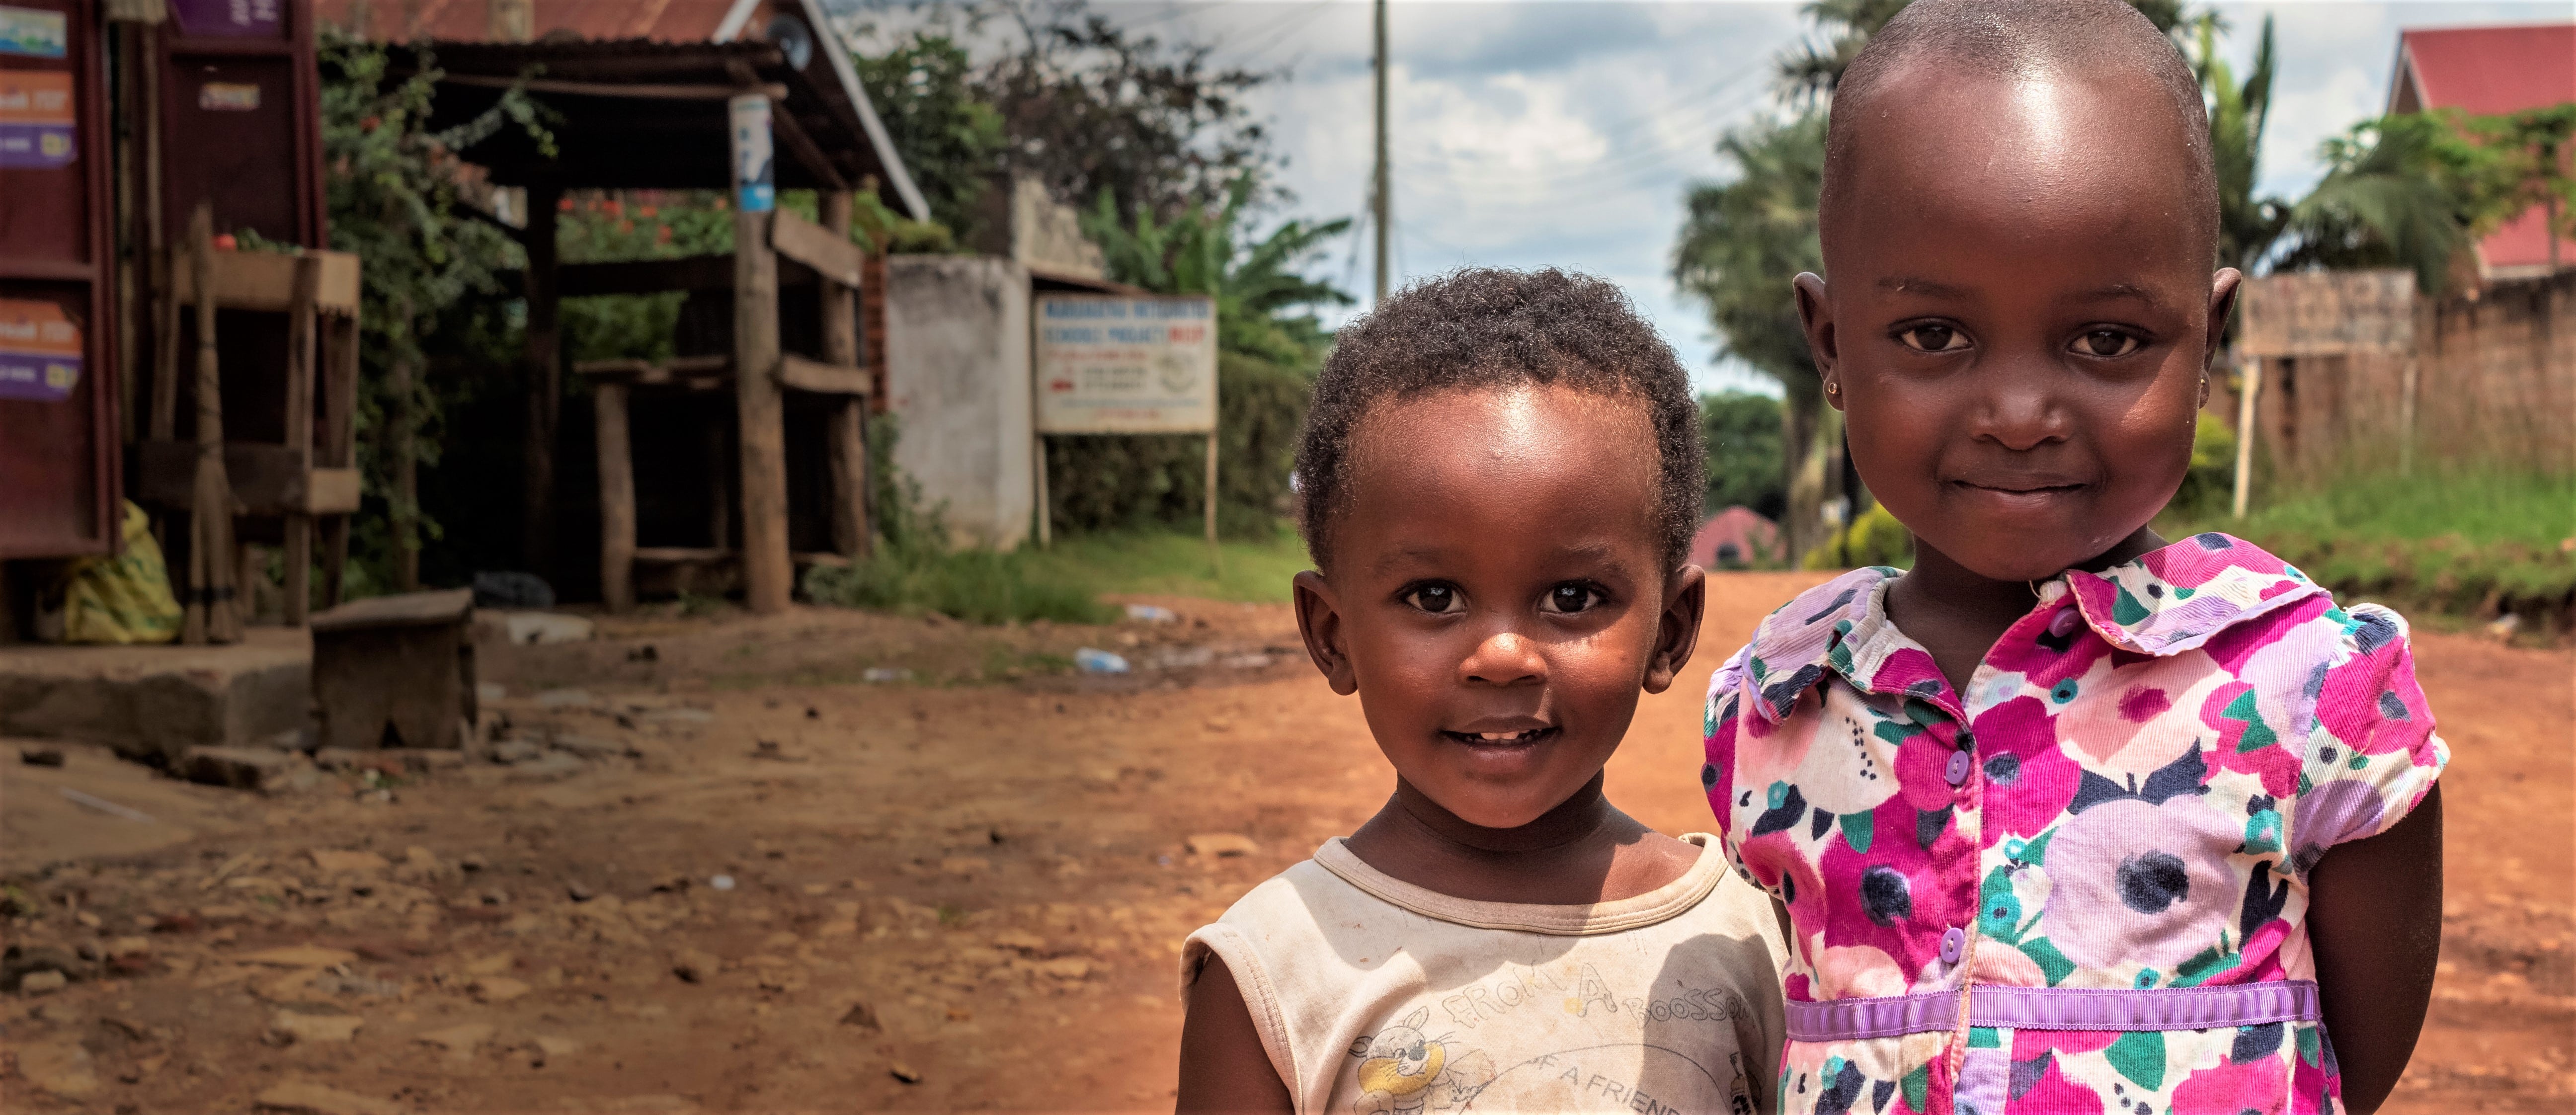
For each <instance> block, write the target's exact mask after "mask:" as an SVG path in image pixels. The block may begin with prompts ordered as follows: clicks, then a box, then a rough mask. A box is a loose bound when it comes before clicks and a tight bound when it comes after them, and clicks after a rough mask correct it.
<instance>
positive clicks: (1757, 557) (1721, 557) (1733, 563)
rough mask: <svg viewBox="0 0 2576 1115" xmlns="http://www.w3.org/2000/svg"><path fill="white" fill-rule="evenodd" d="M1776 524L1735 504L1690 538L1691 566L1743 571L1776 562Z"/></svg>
mask: <svg viewBox="0 0 2576 1115" xmlns="http://www.w3.org/2000/svg"><path fill="white" fill-rule="evenodd" d="M1781 558H1782V555H1781V553H1780V527H1779V524H1776V523H1774V522H1772V521H1771V520H1769V519H1765V518H1763V517H1762V515H1761V514H1760V513H1759V512H1756V511H1754V510H1753V509H1752V508H1749V507H1744V506H1742V505H1737V506H1734V507H1729V508H1727V509H1726V510H1724V511H1720V512H1718V513H1717V514H1715V515H1711V516H1709V518H1708V521H1707V522H1705V523H1701V524H1700V527H1699V533H1697V534H1694V535H1692V536H1691V547H1690V560H1691V564H1693V565H1697V566H1699V567H1700V568H1702V569H1743V568H1746V567H1748V566H1754V565H1777V564H1779V563H1780V561H1781Z"/></svg>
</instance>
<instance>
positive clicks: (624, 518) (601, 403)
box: [590, 383, 635, 612]
mask: <svg viewBox="0 0 2576 1115" xmlns="http://www.w3.org/2000/svg"><path fill="white" fill-rule="evenodd" d="M590 401H591V417H592V422H593V424H594V425H595V427H596V428H597V430H598V432H599V437H598V441H599V595H600V599H602V600H604V601H606V602H607V604H608V609H609V610H610V611H612V612H622V611H625V610H626V609H628V608H632V607H634V606H635V451H634V447H633V445H632V444H631V443H630V442H629V440H628V437H627V433H626V385H625V384H622V383H599V384H594V385H593V386H592V388H591V393H590Z"/></svg>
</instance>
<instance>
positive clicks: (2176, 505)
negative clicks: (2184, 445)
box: [2165, 410, 2236, 516]
mask: <svg viewBox="0 0 2576 1115" xmlns="http://www.w3.org/2000/svg"><path fill="white" fill-rule="evenodd" d="M2235 497H2236V429H2235V428H2234V427H2232V426H2229V425H2228V424H2227V423H2226V422H2225V421H2224V420H2222V419H2220V418H2219V417H2218V416H2217V415H2214V414H2211V413H2209V412H2208V411H2205V410H2204V411H2201V412H2200V418H2199V420H2198V421H2197V422H2196V423H2195V424H2194V425H2193V426H2192V431H2191V471H2189V472H2186V473H2184V474H2183V478H2182V487H2181V488H2179V489H2177V490H2176V491H2175V492H2174V497H2173V499H2172V501H2171V502H2169V503H2167V504H2166V505H2165V508H2166V513H2167V514H2183V515H2191V516H2203V515H2222V514H2225V513H2226V512H2227V510H2228V508H2229V505H2230V504H2231V503H2232V502H2233V501H2234V500H2235Z"/></svg>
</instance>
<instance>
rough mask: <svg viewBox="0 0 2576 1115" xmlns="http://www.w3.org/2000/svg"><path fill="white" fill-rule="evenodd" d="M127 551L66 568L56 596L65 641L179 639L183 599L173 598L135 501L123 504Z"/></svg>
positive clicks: (158, 547) (149, 530)
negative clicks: (180, 600)
mask: <svg viewBox="0 0 2576 1115" xmlns="http://www.w3.org/2000/svg"><path fill="white" fill-rule="evenodd" d="M124 530H125V552H124V553H121V554H117V555H115V556H112V557H94V558H81V559H79V560H77V561H74V562H71V563H70V564H69V565H66V566H65V567H64V568H63V573H62V579H61V580H60V581H58V582H57V588H56V592H57V593H58V594H59V596H60V599H61V600H62V616H63V636H62V638H63V641H64V642H66V643H166V642H169V641H170V640H172V639H175V638H178V637H179V618H180V616H179V600H178V598H177V597H175V596H172V595H171V594H170V570H169V567H168V566H166V565H164V564H163V563H162V561H161V544H160V543H159V542H156V541H154V540H153V538H152V521H151V519H150V517H148V516H146V515H145V514H144V513H143V509H142V508H140V507H136V506H135V505H134V503H133V501H131V500H128V501H126V503H125V526H124Z"/></svg>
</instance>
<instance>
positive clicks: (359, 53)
mask: <svg viewBox="0 0 2576 1115" xmlns="http://www.w3.org/2000/svg"><path fill="white" fill-rule="evenodd" d="M318 50H319V63H320V68H321V72H322V75H323V81H322V83H321V100H320V105H319V108H320V113H319V115H320V118H321V130H322V162H323V166H324V169H325V173H324V174H323V191H324V193H323V197H324V205H325V210H326V212H327V213H328V215H329V218H330V219H329V224H330V230H331V247H333V248H335V249H338V250H340V251H345V252H352V253H355V254H357V255H358V256H359V257H361V258H362V259H363V260H364V261H365V267H366V283H365V284H364V287H363V289H362V291H361V299H362V304H361V307H360V314H359V331H360V342H359V362H360V374H359V390H358V398H357V400H356V402H357V407H356V418H357V426H358V436H359V439H360V442H361V444H362V446H364V447H365V448H364V451H362V453H361V454H360V467H361V480H362V484H363V487H364V492H365V496H366V504H365V506H364V507H363V509H362V511H361V513H360V515H359V516H358V521H357V524H356V528H355V529H354V530H353V532H352V533H353V536H354V539H353V541H354V546H353V553H352V562H351V564H352V567H353V569H354V570H355V576H356V578H357V579H358V580H359V581H360V582H362V583H367V584H381V583H385V582H386V581H388V580H389V579H390V578H389V576H388V575H387V574H386V572H385V570H386V564H385V563H386V560H387V557H388V555H389V554H390V552H391V550H392V548H393V544H394V542H395V539H394V538H393V537H392V527H391V526H390V525H389V524H390V523H391V522H392V521H393V516H392V515H391V512H392V511H394V510H396V509H394V508H392V507H391V506H390V504H389V502H388V501H390V500H393V499H395V498H398V496H397V493H396V492H395V491H394V485H393V482H392V477H393V472H394V467H395V462H394V461H393V460H392V458H391V456H390V452H391V449H390V447H389V446H387V445H386V444H384V443H383V441H382V440H381V439H382V434H383V430H384V428H385V425H386V422H387V420H388V415H389V413H390V412H392V411H393V410H394V409H395V408H396V407H397V406H400V405H403V404H404V403H405V402H406V400H400V399H397V398H395V397H394V396H393V395H392V394H391V391H392V388H391V386H390V384H389V382H388V371H389V370H390V369H391V368H392V367H393V366H394V365H396V364H397V363H399V364H403V365H406V366H408V367H409V368H410V369H411V373H412V374H411V377H410V378H411V384H412V386H411V389H410V397H409V399H408V400H407V402H408V405H409V406H410V408H411V410H412V412H413V413H414V414H416V415H418V416H419V426H418V428H417V429H416V430H415V431H414V437H413V439H412V453H413V457H414V459H415V460H416V461H417V462H418V463H419V464H420V465H422V466H428V467H434V466H435V465H437V463H438V461H439V448H440V446H441V444H442V442H443V441H444V440H445V434H446V429H445V426H444V417H445V416H446V415H447V414H448V413H450V412H451V411H453V410H455V409H456V408H459V407H461V406H463V405H464V404H466V403H467V402H468V401H470V399H471V398H472V392H473V388H472V385H471V384H470V383H468V382H463V381H461V380H460V379H457V378H448V377H440V376H434V375H430V374H428V372H429V368H430V366H431V365H432V364H434V363H443V362H448V361H468V362H473V361H483V362H498V361H499V359H501V354H503V353H506V352H507V351H509V350H510V349H511V348H513V347H515V345H514V344H513V341H514V340H515V338H514V333H515V329H516V325H515V324H514V323H512V322H511V321H509V320H508V319H507V317H506V316H505V312H504V307H503V306H502V305H501V303H500V295H501V294H502V292H503V288H502V286H501V283H500V282H499V280H498V277H497V275H496V272H497V271H499V270H501V269H503V268H508V267H514V266H519V265H520V264H521V262H522V260H523V257H522V255H521V254H520V252H519V249H518V245H517V244H516V243H515V242H513V241H512V240H511V239H510V238H509V237H508V236H507V235H505V234H504V233H503V232H502V231H501V230H500V229H497V228H494V227H492V226H491V225H489V224H485V223H482V222H480V221H477V220H475V219H474V218H472V217H471V216H470V215H469V214H468V213H467V212H466V211H465V210H464V209H463V205H462V198H461V185H460V179H459V176H458V171H459V170H460V168H461V164H459V163H458V162H457V160H456V158H455V156H454V155H453V154H451V152H453V151H456V150H459V149H462V148H464V147H467V146H470V145H472V144H473V143H476V142H479V141H480V140H482V139H483V138H485V137H488V136H490V135H492V134H493V133H495V132H498V131H500V130H501V129H504V128H510V127H517V128H521V129H524V130H525V131H526V132H527V133H528V134H529V136H530V137H531V138H532V139H533V140H534V141H535V142H536V144H537V145H538V147H539V149H540V150H546V151H551V150H552V149H553V144H554V140H553V136H552V135H551V134H550V133H549V132H548V131H547V130H546V128H545V127H544V125H543V123H542V121H541V119H540V114H541V110H540V108H539V107H538V106H537V105H536V103H535V102H533V101H531V100H529V99H528V98H527V96H526V95H525V94H524V93H523V92H522V91H520V90H517V89H511V90H508V91H506V92H504V93H503V94H502V96H501V98H500V99H499V100H498V101H497V102H495V103H494V105H493V107H492V108H491V109H490V110H488V111H486V112H484V113H483V114H481V115H480V116H477V117H476V118H474V119H473V120H470V121H467V122H465V123H464V124H461V125H458V126H456V127H453V128H448V129H445V130H441V131H431V130H429V128H428V122H429V119H430V101H431V98H432V95H433V94H434V92H435V90H436V87H437V81H438V79H439V77H440V71H439V70H438V68H437V66H436V63H435V59H434V58H432V57H431V56H430V55H429V53H428V51H426V50H418V51H416V52H415V58H414V61H415V65H414V66H413V68H412V73H411V74H410V76H408V77H405V78H403V79H402V80H400V81H394V80H391V79H390V78H389V77H388V76H387V70H388V65H387V63H388V61H389V59H388V55H387V48H385V47H384V46H382V45H379V44H375V43H370V42H367V41H365V40H363V39H359V38H357V37H355V36H352V35H349V34H347V33H346V32H344V31H341V30H339V29H338V28H335V27H330V26H325V27H324V28H322V30H321V40H320V44H319V47H318ZM401 510H405V511H409V512H411V513H413V514H415V515H417V514H418V509H417V508H408V509H401ZM418 523H419V529H420V531H421V532H422V534H423V535H424V536H425V537H426V538H429V539H434V538H437V537H438V536H439V533H440V530H439V524H438V522H437V521H436V520H435V519H433V518H431V517H429V516H426V515H419V516H418ZM414 541H415V542H417V541H419V540H414Z"/></svg>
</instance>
